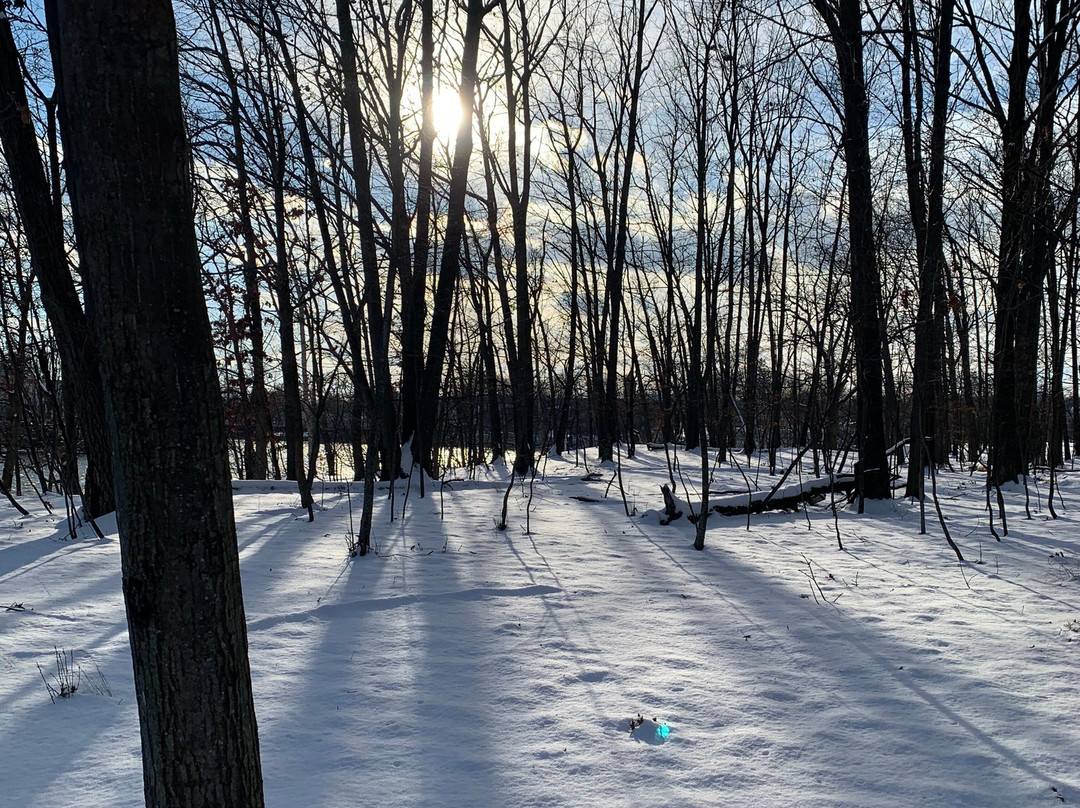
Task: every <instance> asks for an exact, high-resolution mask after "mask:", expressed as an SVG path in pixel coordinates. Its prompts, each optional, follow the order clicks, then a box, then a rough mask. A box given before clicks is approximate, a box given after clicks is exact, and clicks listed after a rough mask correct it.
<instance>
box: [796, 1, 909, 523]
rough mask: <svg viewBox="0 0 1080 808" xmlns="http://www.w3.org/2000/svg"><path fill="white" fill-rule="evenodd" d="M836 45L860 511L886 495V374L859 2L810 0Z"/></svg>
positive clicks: (888, 491) (887, 486) (887, 485)
mask: <svg viewBox="0 0 1080 808" xmlns="http://www.w3.org/2000/svg"><path fill="white" fill-rule="evenodd" d="M814 7H815V8H816V9H817V10H818V13H819V14H820V15H821V17H822V19H823V20H824V21H825V24H826V26H827V27H828V29H829V33H830V36H831V39H832V42H833V47H834V49H835V50H836V65H837V70H838V72H839V75H840V86H841V90H842V93H843V108H844V131H843V144H844V158H845V162H846V163H847V186H848V238H849V244H848V262H849V271H850V273H851V326H852V333H853V336H854V341H855V384H856V410H857V421H856V439H857V443H858V450H859V460H858V462H857V464H856V467H855V477H856V491H857V493H858V498H859V506H860V507H859V509H860V511H861V510H862V500H863V499H888V498H889V497H890V496H891V493H892V492H891V489H890V484H889V465H888V459H887V458H886V456H885V449H886V445H885V417H884V392H883V391H884V379H883V372H882V356H881V353H882V351H881V326H880V317H879V315H878V302H879V300H880V299H881V278H880V276H879V274H878V266H877V248H876V245H875V244H874V222H873V205H874V198H873V189H872V186H871V181H870V136H869V109H870V102H869V99H868V97H867V93H866V78H865V75H864V73H863V30H862V7H861V4H860V0H837V2H836V3H835V4H833V3H830V2H829V0H814Z"/></svg>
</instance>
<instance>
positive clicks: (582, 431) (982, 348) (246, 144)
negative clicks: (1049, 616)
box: [0, 0, 1080, 514]
mask: <svg viewBox="0 0 1080 808" xmlns="http://www.w3.org/2000/svg"><path fill="white" fill-rule="evenodd" d="M175 12H176V15H177V30H178V34H179V36H180V60H181V63H180V64H181V71H182V72H181V82H182V97H183V104H184V113H185V126H186V129H187V134H188V139H189V143H190V157H189V161H190V162H189V169H190V172H191V179H192V181H193V187H194V214H195V221H196V228H197V237H198V247H199V256H200V260H201V266H202V281H203V288H204V290H205V296H206V302H207V305H208V307H209V310H210V316H211V321H212V328H213V336H214V348H215V358H216V362H217V369H218V375H219V377H220V380H221V386H222V389H223V395H224V398H225V406H226V418H227V426H228V431H229V441H230V447H231V464H232V468H233V471H234V473H235V474H236V475H237V476H238V477H241V478H245V479H265V478H267V477H276V478H280V477H287V478H289V479H297V480H299V481H301V483H302V485H301V489H302V491H308V490H310V481H311V480H312V479H313V477H314V476H315V475H319V476H320V478H322V477H326V478H328V479H336V478H338V477H340V476H341V475H348V476H352V477H353V478H354V479H357V480H360V479H363V478H364V477H365V475H366V476H367V477H368V478H369V479H372V478H374V479H381V480H387V479H390V478H392V477H395V476H398V475H400V474H403V473H405V474H407V473H408V472H409V471H410V470H411V469H410V468H406V467H403V466H404V464H403V461H402V447H407V448H408V449H409V450H410V451H409V453H408V462H409V463H410V464H412V463H416V464H418V465H419V466H422V467H423V468H424V469H425V470H427V471H428V473H429V474H431V475H432V476H434V477H438V476H439V473H440V469H444V468H447V467H452V466H462V465H465V466H468V465H476V464H484V463H490V462H492V461H493V460H495V459H497V458H500V457H503V456H506V457H508V458H510V459H511V461H512V463H513V465H514V467H515V469H516V471H517V473H518V474H519V475H521V474H525V473H527V472H528V471H529V469H530V468H531V467H532V465H533V464H534V463H535V461H536V458H537V457H539V456H541V455H542V454H543V453H545V452H548V451H554V452H556V453H562V452H565V451H566V450H567V448H568V447H584V446H597V447H599V448H598V451H599V459H601V460H610V459H612V458H613V457H614V453H615V452H616V451H623V452H625V453H627V454H632V453H633V452H634V451H635V450H636V447H637V446H638V445H641V444H645V443H654V444H655V443H660V444H672V445H674V444H675V443H679V444H680V445H685V446H686V447H687V448H691V449H692V448H695V447H697V446H702V445H708V446H713V447H717V448H719V449H721V450H722V452H724V453H730V454H731V455H732V456H734V455H736V454H742V455H745V456H746V457H747V458H750V457H753V456H754V455H755V453H757V452H759V451H763V452H766V453H767V455H768V463H769V466H770V470H771V471H772V472H774V473H775V472H776V470H777V469H776V459H775V458H776V451H777V449H778V448H779V447H781V446H797V447H800V448H805V449H807V451H808V452H809V453H810V455H811V456H812V457H813V458H814V465H815V469H820V470H822V473H827V472H831V471H834V470H839V469H840V467H841V466H843V465H844V463H845V462H848V465H849V466H850V465H851V464H850V460H849V457H858V458H862V460H861V461H860V462H861V463H862V464H863V465H865V467H866V468H867V469H869V470H870V471H869V472H868V473H867V474H863V473H862V469H861V468H856V469H855V471H856V474H857V476H858V478H859V490H860V492H861V494H862V495H863V496H869V497H876V498H880V497H883V496H888V495H889V493H890V492H889V483H888V479H889V476H890V475H891V474H892V473H895V472H896V470H897V469H898V468H899V466H898V463H899V461H903V460H904V459H905V452H906V451H909V452H910V453H911V454H912V455H913V456H914V457H915V458H916V462H914V463H911V464H910V465H909V468H910V472H909V474H908V477H907V481H906V493H908V494H909V495H918V494H919V493H920V491H921V482H920V481H921V480H922V479H923V478H924V477H925V476H926V475H925V474H924V473H922V472H923V471H924V470H925V469H926V468H927V467H928V466H930V465H933V464H936V465H941V464H944V463H949V462H956V463H964V464H967V465H969V466H971V467H975V466H977V467H979V468H980V469H982V468H985V469H986V470H987V471H988V479H989V481H990V484H991V485H998V484H1001V483H1003V482H1006V481H1015V480H1017V479H1019V478H1020V477H1022V476H1024V475H1026V474H1027V473H1029V472H1030V471H1031V470H1032V469H1033V468H1034V467H1036V466H1042V467H1050V468H1054V467H1058V466H1060V464H1061V463H1062V462H1063V461H1064V460H1067V459H1069V458H1070V457H1071V454H1072V452H1073V451H1074V450H1075V446H1076V443H1077V442H1078V441H1080V433H1078V431H1077V428H1076V425H1075V423H1074V418H1073V413H1075V412H1077V410H1078V400H1080V379H1078V377H1077V375H1076V373H1075V372H1074V370H1073V369H1074V368H1075V367H1076V365H1077V339H1076V322H1077V272H1078V255H1077V246H1076V245H1077V237H1076V235H1077V231H1076V228H1077V221H1078V219H1077V196H1078V191H1080V184H1078V183H1080V175H1078V171H1077V167H1078V160H1080V147H1078V142H1080V141H1078V138H1077V125H1078V124H1077V94H1076V81H1075V73H1076V71H1075V69H1074V68H1075V66H1076V59H1077V55H1078V50H1077V38H1076V13H1075V9H1074V8H1073V7H1072V6H1071V5H1069V4H1068V3H1065V4H1060V3H1057V2H1040V3H1037V4H1033V5H1029V4H1028V3H1021V2H1017V3H1014V4H1013V5H1011V6H1010V5H1008V4H1003V3H992V4H974V3H971V2H966V3H965V2H961V3H955V2H952V0H945V2H942V3H940V4H935V3H929V4H928V3H921V2H916V1H915V0H902V2H897V3H892V2H890V3H883V4H872V5H871V6H869V7H867V8H863V6H862V5H861V4H860V3H857V2H854V1H853V0H852V1H851V2H836V3H827V2H823V0H818V1H816V2H815V3H813V4H809V5H792V4H787V3H780V4H774V3H770V2H765V1H764V0H763V1H762V2H744V1H743V0H724V1H723V2H712V1H710V2H695V1H694V0H687V1H686V2H682V1H681V0H680V1H678V2H676V0H671V2H659V0H655V1H654V2H610V3H589V4H586V3H574V2H571V0H565V2H556V3H549V2H528V1H527V0H519V1H518V2H503V3H489V4H483V3H479V2H469V3H465V4H450V5H447V4H445V3H444V4H438V3H435V2H434V1H433V0H418V1H417V2H405V3H402V4H398V5H393V4H384V3H375V2H352V3H350V2H339V3H337V4H336V5H335V6H333V7H331V6H330V4H318V3H315V4H312V3H303V2H284V1H283V2H262V1H260V2H242V3H237V2H229V1H228V0H224V1H220V0H213V2H210V0H207V1H206V2H194V3H177V4H175ZM9 14H10V16H9V19H8V20H7V21H5V24H4V26H3V30H2V31H0V34H2V39H3V42H2V43H0V45H2V47H3V58H4V64H5V72H4V79H3V80H4V83H5V93H6V94H7V96H8V97H10V98H11V99H12V103H11V104H9V105H8V108H7V109H6V111H5V116H6V117H7V118H8V119H11V118H13V117H14V118H16V119H18V120H21V119H22V118H25V116H28V115H29V116H30V118H31V119H32V121H33V123H34V128H35V130H36V131H35V134H36V141H35V142H24V143H22V144H21V150H19V149H17V147H16V144H15V140H16V136H15V135H11V136H6V137H5V139H4V147H5V154H6V155H7V157H8V160H7V166H8V172H7V174H6V175H5V177H4V181H3V187H2V189H0V193H2V194H3V197H4V199H5V203H4V205H3V206H2V209H3V211H4V214H3V230H4V237H3V243H2V250H3V262H2V264H0V271H2V284H0V294H2V295H3V301H2V303H3V310H4V313H5V317H4V327H3V335H2V337H0V339H2V355H0V361H2V365H3V379H4V384H3V387H2V389H0V396H2V399H0V418H2V419H3V423H4V444H5V445H4V448H5V453H4V466H3V474H2V481H3V484H4V488H5V490H10V491H13V492H15V493H16V494H17V495H18V494H22V493H23V488H24V486H29V487H33V488H35V489H36V490H38V491H41V492H44V491H56V490H70V491H73V492H77V493H81V494H82V495H83V496H84V502H85V503H86V505H87V507H88V510H89V512H90V513H91V514H100V513H104V512H107V511H108V510H111V506H110V505H111V496H112V494H111V491H110V490H109V488H110V484H109V482H108V479H107V478H108V475H107V473H103V472H102V468H103V467H104V466H106V465H107V456H106V454H105V453H106V452H107V449H106V448H104V447H105V445H106V441H105V438H104V436H103V435H102V434H98V433H100V432H101V431H102V430H103V429H104V418H103V417H102V416H101V413H100V408H101V402H100V401H96V400H92V399H94V398H95V397H94V396H92V395H90V394H88V393H85V392H84V391H85V390H86V389H87V385H85V384H81V383H80V382H81V381H83V380H85V379H87V378H89V377H92V375H93V374H94V372H95V371H94V370H93V369H92V368H91V367H89V366H90V365H92V364H93V361H94V360H93V358H92V354H91V353H85V352H87V351H91V350H92V346H90V347H89V348H88V347H84V346H85V340H81V339H80V337H79V332H78V329H79V328H80V326H79V323H83V322H84V320H85V318H84V317H83V316H82V315H81V314H80V313H79V312H78V311H77V309H78V308H79V306H80V305H81V302H80V289H81V278H80V274H79V269H78V266H79V264H78V260H77V257H76V256H77V253H76V252H75V250H74V244H73V239H72V231H71V227H70V221H69V219H70V216H69V215H68V214H69V206H68V204H67V201H66V196H65V160H64V154H65V152H64V148H63V142H62V138H61V137H60V132H59V127H58V125H57V114H56V109H57V97H56V93H55V92H53V80H52V72H53V67H52V60H51V59H50V56H49V48H48V38H47V34H46V31H45V28H46V26H45V20H44V18H43V17H41V16H36V15H35V13H34V11H33V7H32V6H30V7H24V8H13V9H12V10H11V11H10V12H9ZM837 65H841V66H843V67H844V69H843V70H838V69H837ZM849 66H850V67H851V69H850V70H849V69H847V68H848V67H849ZM38 165H40V166H41V169H40V170H35V167H36V166H38ZM20 186H22V194H23V196H24V197H26V198H29V197H33V199H34V200H36V202H35V204H37V205H39V206H41V207H39V208H38V209H37V213H36V214H35V213H34V212H33V211H32V210H31V208H30V207H29V203H24V204H20ZM29 186H34V192H33V193H31V192H30V191H28V190H27V188H28V187H29ZM24 205H25V206H24ZM50 211H51V213H50ZM44 219H51V221H49V223H48V226H47V227H45V228H44V232H38V233H35V232H32V231H34V230H35V229H36V228H38V227H39V223H40V224H44V222H41V220H44ZM55 220H59V221H55ZM42 244H44V245H47V247H39V249H38V252H43V251H45V250H46V249H47V250H48V251H49V255H50V258H49V260H48V261H45V260H42V259H41V258H35V249H34V248H35V245H42ZM82 327H83V328H84V327H85V326H82ZM73 329H74V331H75V333H68V332H70V331H72V330H73ZM80 351H82V352H84V353H83V354H82V355H80ZM86 399H91V400H86ZM95 410H97V412H95ZM902 444H903V445H902ZM905 446H906V448H905ZM620 447H621V448H620ZM890 448H891V453H889V452H890ZM849 452H850V455H849ZM79 456H84V457H85V462H86V465H87V467H86V468H85V469H84V475H83V477H82V478H81V481H80V473H79V470H78V468H77V465H76V464H77V458H78V457H79ZM890 463H891V465H890ZM24 481H25V482H24ZM304 483H306V484H304ZM305 497H306V499H309V498H310V496H309V495H305Z"/></svg>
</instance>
